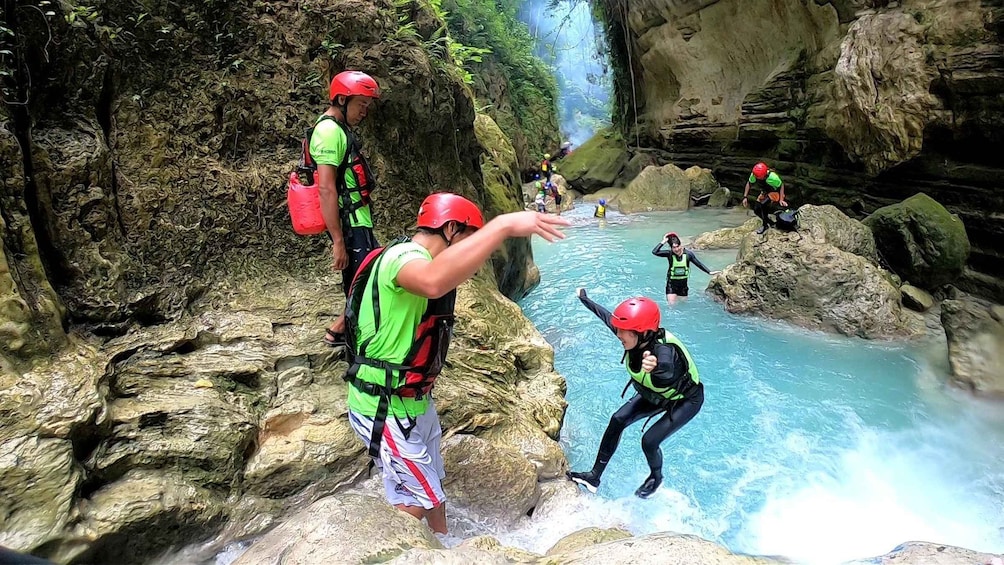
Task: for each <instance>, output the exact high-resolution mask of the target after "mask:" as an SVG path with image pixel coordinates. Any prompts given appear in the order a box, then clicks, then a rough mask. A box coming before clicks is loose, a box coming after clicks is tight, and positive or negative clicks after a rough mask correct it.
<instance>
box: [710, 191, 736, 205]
mask: <svg viewBox="0 0 1004 565" xmlns="http://www.w3.org/2000/svg"><path fill="white" fill-rule="evenodd" d="M732 200H733V196H732V191H731V190H729V189H727V188H725V187H724V186H720V187H718V188H717V189H716V190H715V191H714V192H712V193H711V197H710V198H708V206H710V207H712V208H725V207H727V206H728V205H729V204H730V203H731V202H732Z"/></svg>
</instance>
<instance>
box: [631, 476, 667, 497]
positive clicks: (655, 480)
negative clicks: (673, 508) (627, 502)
mask: <svg viewBox="0 0 1004 565" xmlns="http://www.w3.org/2000/svg"><path fill="white" fill-rule="evenodd" d="M661 484H662V477H654V476H652V475H649V476H648V478H647V479H645V482H644V483H642V484H641V486H640V487H638V490H636V491H634V495H635V496H637V497H638V498H648V497H650V496H652V494H653V493H654V492H655V491H656V490H658V488H659V485H661Z"/></svg>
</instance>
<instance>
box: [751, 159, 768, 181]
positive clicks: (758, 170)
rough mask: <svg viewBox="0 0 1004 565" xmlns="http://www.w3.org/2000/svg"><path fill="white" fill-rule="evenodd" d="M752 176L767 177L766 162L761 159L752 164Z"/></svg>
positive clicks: (759, 178) (757, 177) (757, 178)
mask: <svg viewBox="0 0 1004 565" xmlns="http://www.w3.org/2000/svg"><path fill="white" fill-rule="evenodd" d="M753 176H754V177H756V180H763V179H765V178H767V163H764V162H762V161H761V162H759V163H757V164H756V165H753Z"/></svg>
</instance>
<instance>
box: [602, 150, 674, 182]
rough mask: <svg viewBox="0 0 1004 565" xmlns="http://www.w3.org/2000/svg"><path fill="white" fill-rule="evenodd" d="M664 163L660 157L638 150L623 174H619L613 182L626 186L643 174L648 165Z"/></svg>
mask: <svg viewBox="0 0 1004 565" xmlns="http://www.w3.org/2000/svg"><path fill="white" fill-rule="evenodd" d="M661 164H662V163H660V162H659V159H658V157H656V156H655V155H653V154H652V153H648V152H644V151H642V152H638V153H635V154H634V155H633V156H632V157H631V159H630V160H629V161H628V162H627V165H625V166H624V170H622V171H621V174H619V175H618V176H617V179H616V180H615V181H614V182H613V183H612V184H613V185H614V186H618V187H624V186H627V185H629V184H631V181H633V180H634V179H635V178H637V177H638V175H640V174H641V172H642V171H644V170H645V169H646V168H648V167H653V166H654V167H658V166H659V165H661Z"/></svg>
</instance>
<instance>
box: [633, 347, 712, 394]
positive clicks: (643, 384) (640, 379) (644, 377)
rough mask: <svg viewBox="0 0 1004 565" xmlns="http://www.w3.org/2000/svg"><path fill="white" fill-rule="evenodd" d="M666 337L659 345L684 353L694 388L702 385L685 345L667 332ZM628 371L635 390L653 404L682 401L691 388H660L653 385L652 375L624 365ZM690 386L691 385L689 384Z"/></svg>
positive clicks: (695, 365)
mask: <svg viewBox="0 0 1004 565" xmlns="http://www.w3.org/2000/svg"><path fill="white" fill-rule="evenodd" d="M665 333H666V335H665V337H663V338H662V339H660V340H659V343H662V344H665V345H669V346H670V347H676V348H677V350H679V351H680V352H682V353H683V358H684V359H686V360H687V374H688V375H689V376H690V380H691V382H692V383H693V386H696V385H699V384H701V378H700V376H699V375H698V373H697V364H696V363H694V359H693V357H691V356H690V351H687V348H686V347H685V346H684V345H683V342H681V341H680V340H679V339H678V338H677V337H676V336H675V335H673V334H671V333H669V332H665ZM624 367H625V368H626V369H627V372H628V376H630V377H631V381H630V382H629V384H632V385H634V388H635V390H636V391H637V392H638V394H640V395H641V397H642V398H644V399H645V400H647V401H649V402H651V403H652V404H665V403H666V402H667V401H673V400H680V399H681V398H683V397H684V396H686V394H685V392H688V391H689V389H690V388H691V386H686V389H683V390H677V389H675V388H673V387H667V388H659V387H657V386H655V385H654V384H653V383H652V374H651V373H646V372H645V371H643V370H641V369H640V368H639V369H638V372H634V371H632V370H631V364H630V363H627V364H625V365H624ZM687 384H688V385H690V384H691V383H687Z"/></svg>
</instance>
